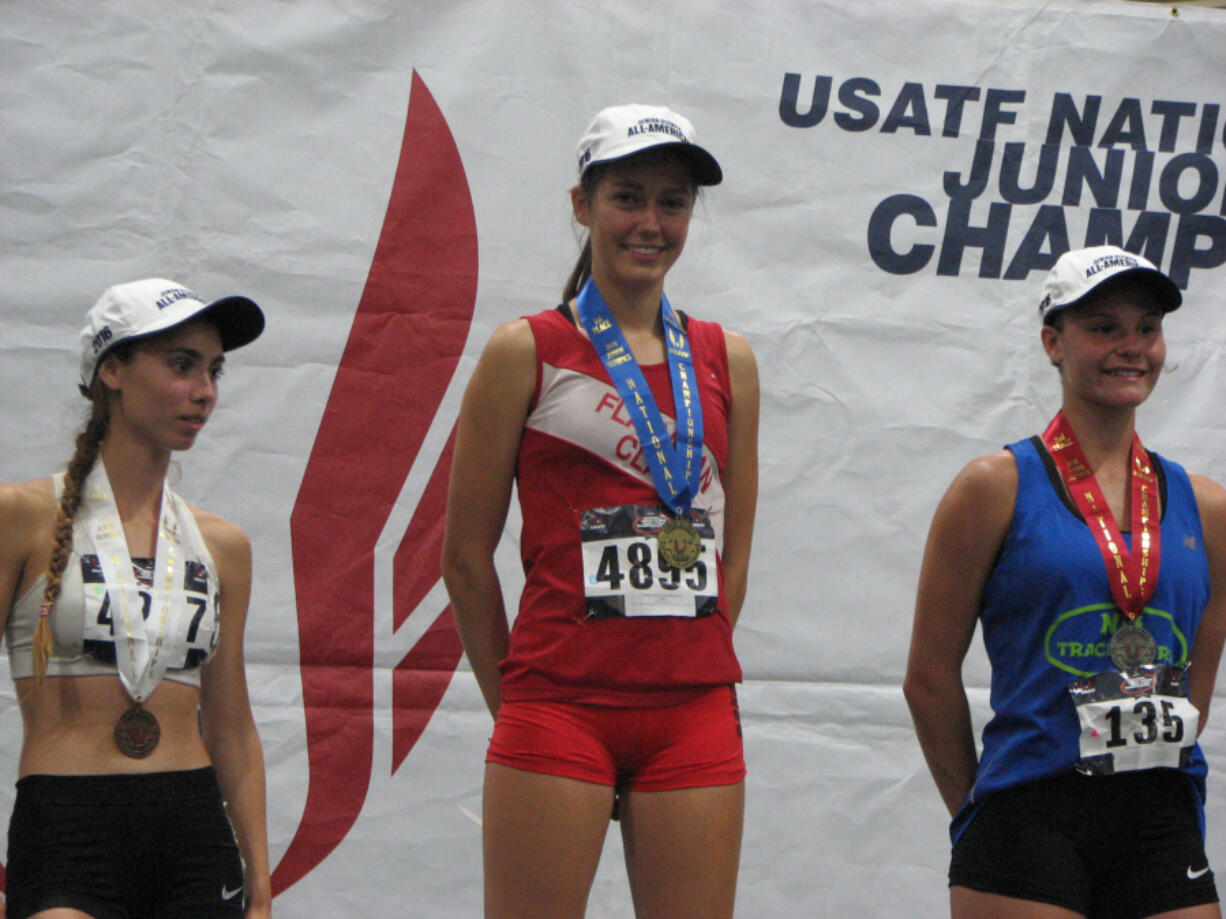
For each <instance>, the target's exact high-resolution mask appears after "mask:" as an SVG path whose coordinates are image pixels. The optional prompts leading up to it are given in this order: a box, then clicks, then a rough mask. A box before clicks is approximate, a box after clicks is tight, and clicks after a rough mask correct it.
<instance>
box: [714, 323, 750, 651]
mask: <svg viewBox="0 0 1226 919" xmlns="http://www.w3.org/2000/svg"><path fill="white" fill-rule="evenodd" d="M724 342H725V344H726V346H727V348H728V374H729V377H730V379H731V382H732V407H731V409H730V410H729V413H728V458H727V460H726V462H725V464H724V475H723V484H724V502H725V503H724V550H723V554H722V555H721V556H720V558H721V560H722V562H723V568H724V592H725V594H726V595H727V598H728V619H729V621H730V622H731V623H732V625H733V626H734V627H735V626H736V621H737V617H738V616H740V614H741V604H742V603H743V602H744V601H745V588H746V584H747V580H748V577H749V548H750V544H751V543H752V542H753V521H754V513H755V512H756V510H757V505H758V365H757V362H756V361H755V360H754V356H753V350H752V349H751V348H750V347H749V342H747V341H746V340H745V339H744V338H742V337H741V336H740V335H737V334H736V333H735V332H728V331H725V332H724Z"/></svg>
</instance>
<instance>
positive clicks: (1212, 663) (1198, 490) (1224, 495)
mask: <svg viewBox="0 0 1226 919" xmlns="http://www.w3.org/2000/svg"><path fill="white" fill-rule="evenodd" d="M1192 490H1193V491H1194V492H1195V494H1196V505H1197V507H1198V508H1199V510H1200V520H1201V527H1202V528H1203V530H1204V534H1205V555H1207V556H1208V558H1209V602H1208V603H1207V604H1206V605H1205V611H1204V613H1202V614H1201V620H1200V628H1199V629H1197V632H1196V640H1195V641H1194V642H1193V644H1192V658H1191V667H1190V668H1189V671H1188V676H1189V679H1190V680H1191V686H1190V692H1189V696H1190V697H1191V699H1192V704H1193V705H1195V706H1196V708H1197V710H1198V711H1199V712H1200V726H1199V730H1200V731H1203V730H1204V729H1205V724H1206V722H1207V721H1208V720H1209V704H1210V702H1212V701H1213V686H1214V682H1215V681H1216V679H1217V671H1218V663H1219V661H1220V660H1221V658H1222V643H1223V640H1226V489H1223V488H1222V487H1221V486H1220V485H1218V484H1216V483H1215V482H1212V481H1210V480H1209V479H1206V478H1205V477H1204V476H1199V475H1194V476H1192Z"/></svg>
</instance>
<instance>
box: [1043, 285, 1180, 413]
mask: <svg viewBox="0 0 1226 919" xmlns="http://www.w3.org/2000/svg"><path fill="white" fill-rule="evenodd" d="M1162 315H1163V314H1162V309H1161V307H1160V306H1159V305H1158V304H1157V303H1155V302H1154V300H1153V297H1152V295H1151V294H1150V292H1149V289H1148V288H1146V287H1145V286H1144V285H1143V284H1135V283H1132V284H1121V285H1116V286H1113V287H1112V288H1111V289H1109V290H1107V291H1105V292H1103V293H1102V294H1101V295H1099V296H1095V297H1094V298H1093V299H1091V300H1090V301H1088V302H1086V303H1081V304H1078V305H1077V306H1072V307H1069V308H1068V309H1066V310H1065V311H1064V316H1063V317H1062V320H1061V321H1060V322H1059V323H1057V324H1056V325H1045V326H1044V327H1043V333H1042V335H1043V347H1044V348H1045V349H1046V351H1047V356H1048V357H1049V358H1051V361H1052V363H1053V364H1055V365H1056V366H1058V367H1059V368H1060V378H1061V380H1062V382H1063V385H1064V398H1065V401H1066V402H1067V401H1068V400H1069V399H1076V400H1081V401H1084V402H1086V403H1088V404H1094V405H1098V406H1101V407H1105V408H1136V407H1137V406H1138V405H1140V404H1141V403H1142V402H1144V401H1145V400H1146V399H1147V398H1148V397H1149V394H1150V393H1151V392H1153V389H1154V386H1155V384H1156V383H1157V382H1158V374H1159V373H1161V372H1162V365H1163V363H1164V362H1165V361H1166V341H1165V340H1164V339H1163V337H1162Z"/></svg>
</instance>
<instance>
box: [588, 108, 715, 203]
mask: <svg viewBox="0 0 1226 919" xmlns="http://www.w3.org/2000/svg"><path fill="white" fill-rule="evenodd" d="M665 146H674V147H676V148H677V150H678V151H679V152H680V153H681V154H682V155H684V156H685V157H687V158H688V159H689V161H690V165H691V166H692V167H693V172H694V181H695V182H697V183H698V184H699V185H718V184H719V183H720V182H722V181H723V179H724V173H723V170H721V169H720V168H719V163H717V162H716V161H715V157H713V156H712V155H711V154H710V153H708V152H707V151H706V150H704V149H703V148H702V147H700V146H698V145H697V144H696V143H694V126H693V125H692V124H690V121H689V119H688V118H685V117H684V116H682V115H678V114H677V113H676V112H674V111H672V110H670V109H667V108H664V107H663V106H661V105H614V106H611V107H609V108H606V109H601V110H600V111H599V112H597V113H596V117H595V118H593V119H592V123H591V124H589V125H588V126H587V130H586V131H584V132H583V136H582V137H581V138H579V178H583V174H584V173H585V172H587V170H588V167H589V166H593V165H595V164H596V163H608V162H611V161H613V160H620V159H623V158H624V157H627V156H633V155H634V154H636V153H642V152H643V151H644V150H650V149H651V148H653V147H665Z"/></svg>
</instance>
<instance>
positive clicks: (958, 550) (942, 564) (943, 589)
mask: <svg viewBox="0 0 1226 919" xmlns="http://www.w3.org/2000/svg"><path fill="white" fill-rule="evenodd" d="M1016 497H1017V466H1016V464H1015V462H1014V460H1013V456H1012V454H1010V453H1008V452H1007V451H1001V452H1000V453H993V454H990V455H989V456H985V457H981V458H979V459H977V460H974V461H973V462H971V463H970V464H969V465H967V467H966V468H965V469H963V470H962V472H961V473H960V474H959V475H958V477H957V478H956V479H954V482H953V484H952V485H950V487H949V490H948V491H947V492H946V493H945V497H944V498H942V500H941V503H940V505H938V507H937V510H936V514H935V516H934V517H933V521H932V528H931V529H930V530H929V533H928V543H927V545H926V547H925V549H924V562H923V566H922V568H921V569H920V579H919V589H918V591H917V594H916V601H915V622H914V625H913V627H912V632H911V651H910V655H909V657H908V659H907V675H906V679H905V681H904V683H903V692H904V694H905V695H906V697H907V704H908V705H909V706H910V708H911V717H912V719H913V720H914V722H915V732H916V734H917V736H918V737H919V742H920V747H921V748H922V749H923V751H924V759H925V760H927V762H928V768H929V770H930V771H931V772H932V777H933V779H934V780H935V781H936V784H937V789H938V790H939V791H940V793H941V798H942V799H943V800H944V802H945V807H946V808H947V809H948V810H949V812H950V814H951V815H952V814H955V813H957V811H958V809H959V808H961V806H962V804H963V802H964V801H965V800H966V796H967V794H968V793H969V791H970V789H971V786H972V784H974V781H975V770H976V768H977V765H978V758H977V755H976V752H975V736H974V731H973V728H972V726H971V713H970V703H969V701H968V700H967V697H966V689H965V687H964V685H963V683H962V662H963V659H964V658H965V657H966V651H967V648H968V647H969V646H970V642H971V638H972V637H973V636H974V634H975V623H976V622H977V621H978V616H979V605H980V599H981V596H982V593H983V587H984V584H985V583H986V582H987V579H988V576H989V574H990V573H991V570H992V566H993V564H994V563H995V559H996V555H997V553H998V552H999V550H1000V547H1001V545H1002V543H1003V542H1004V539H1005V535H1006V533H1007V532H1008V528H1009V522H1010V520H1011V519H1012V516H1013V505H1014V502H1015V500H1016Z"/></svg>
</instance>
